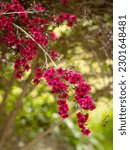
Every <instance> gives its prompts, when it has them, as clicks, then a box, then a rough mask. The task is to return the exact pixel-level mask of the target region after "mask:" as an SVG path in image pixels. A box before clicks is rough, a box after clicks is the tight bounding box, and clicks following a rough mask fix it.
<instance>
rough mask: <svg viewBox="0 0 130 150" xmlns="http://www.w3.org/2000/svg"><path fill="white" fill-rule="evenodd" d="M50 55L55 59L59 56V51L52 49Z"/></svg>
mask: <svg viewBox="0 0 130 150" xmlns="http://www.w3.org/2000/svg"><path fill="white" fill-rule="evenodd" d="M50 56H51V57H52V58H53V59H54V58H56V57H58V56H59V53H58V52H57V51H56V50H51V52H50Z"/></svg>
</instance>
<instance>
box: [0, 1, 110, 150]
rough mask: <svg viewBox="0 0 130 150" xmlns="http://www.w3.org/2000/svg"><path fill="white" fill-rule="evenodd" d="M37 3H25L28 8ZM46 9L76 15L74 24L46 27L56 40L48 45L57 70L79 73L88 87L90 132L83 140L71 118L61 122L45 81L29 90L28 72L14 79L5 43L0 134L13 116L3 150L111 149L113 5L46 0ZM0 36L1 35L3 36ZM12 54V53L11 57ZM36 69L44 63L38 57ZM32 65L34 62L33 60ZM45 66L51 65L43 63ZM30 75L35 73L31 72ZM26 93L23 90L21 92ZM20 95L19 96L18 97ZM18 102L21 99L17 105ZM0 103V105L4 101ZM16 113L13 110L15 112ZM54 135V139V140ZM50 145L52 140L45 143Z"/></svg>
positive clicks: (1, 53)
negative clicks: (91, 102)
mask: <svg viewBox="0 0 130 150" xmlns="http://www.w3.org/2000/svg"><path fill="white" fill-rule="evenodd" d="M34 3H38V1H24V2H23V5H24V6H25V7H26V8H27V7H28V6H30V4H34ZM45 6H46V8H47V9H48V13H49V14H54V12H56V13H57V14H58V13H59V12H61V10H62V12H65V11H66V10H67V11H68V13H72V14H76V16H78V21H77V24H75V25H74V26H73V28H69V27H68V26H67V25H66V22H65V23H63V24H62V25H60V26H59V27H57V26H55V25H54V24H50V25H49V26H48V29H47V30H48V31H49V32H55V33H56V35H57V36H58V38H59V39H58V41H54V42H51V43H50V45H49V46H50V49H53V48H55V49H56V50H58V53H60V56H59V57H58V58H57V59H56V60H55V63H57V64H58V66H59V67H63V68H70V69H73V70H74V71H76V72H77V71H78V72H80V73H81V74H83V76H84V78H85V79H86V80H87V81H88V82H89V83H90V84H91V87H92V93H91V96H92V97H93V99H94V101H96V106H97V109H96V110H95V111H93V112H91V113H90V118H89V120H88V127H90V128H91V129H92V134H91V135H90V136H89V137H83V136H82V134H81V133H80V131H79V128H78V127H77V124H78V123H77V119H76V118H75V117H73V116H71V118H67V119H65V120H61V118H60V116H59V115H58V114H57V113H56V112H57V109H58V108H57V105H56V104H55V100H56V99H57V96H56V95H52V93H51V91H50V88H49V87H48V86H47V84H46V83H45V81H41V83H40V84H38V85H37V86H34V84H33V82H31V81H30V80H28V77H29V75H30V73H31V71H29V72H27V73H25V76H24V78H23V79H21V81H17V80H16V79H15V74H14V72H13V64H12V62H13V61H14V58H15V54H14V55H13V57H12V55H10V53H9V52H8V51H10V49H8V48H7V46H6V45H5V44H2V43H1V45H0V59H1V62H2V63H1V65H0V68H1V70H2V71H1V72H0V78H1V82H0V102H1V104H0V108H3V109H0V111H1V110H2V111H1V112H0V132H1V133H2V131H3V129H4V127H5V126H6V123H7V122H8V120H10V116H11V115H12V112H14V114H15V113H16V114H15V116H16V118H15V120H13V125H12V126H11V127H10V126H8V129H9V130H8V133H9V134H8V138H7V140H6V142H5V144H4V145H5V146H4V147H3V149H2V150H4V149H5V150H15V149H16V150H19V149H24V147H25V148H26V147H27V149H31V150H33V149H34V150H37V149H38V150H40V149H45V150H46V149H48V148H50V149H54V150H58V149H63V150H66V149H67V150H75V149H77V150H86V149H88V150H111V149H112V60H111V57H112V3H111V1H107V2H106V1H102V2H101V1H88V2H86V1H84V0H82V1H81V2H79V1H76V0H72V1H70V3H69V4H68V5H65V6H61V4H60V2H58V1H56V0H55V1H47V2H45ZM2 34H3V33H2V32H1V31H0V35H1V37H2ZM12 54H13V53H12ZM39 55H40V57H39V59H38V61H37V64H36V66H35V68H36V67H38V66H39V64H41V63H42V62H43V60H44V59H43V55H42V53H41V52H40V53H39ZM34 61H35V60H34ZM48 66H52V63H51V62H50V61H48ZM33 77H34V74H33ZM72 88H73V87H70V90H69V95H70V97H69V105H70V106H71V110H70V111H71V112H73V111H75V108H76V103H74V102H72V101H73V100H74V97H73V94H74V93H73V90H72ZM23 91H25V92H23ZM21 93H22V94H21ZM19 99H23V101H22V102H21V103H20V104H18V105H16V104H17V102H18V100H19ZM3 102H4V103H3ZM14 110H16V111H14ZM55 137H56V138H55ZM50 141H51V142H50Z"/></svg>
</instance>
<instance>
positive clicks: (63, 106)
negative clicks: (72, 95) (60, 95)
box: [57, 99, 69, 118]
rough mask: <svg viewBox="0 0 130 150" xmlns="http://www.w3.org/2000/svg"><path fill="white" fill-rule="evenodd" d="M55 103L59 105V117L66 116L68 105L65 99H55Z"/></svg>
mask: <svg viewBox="0 0 130 150" xmlns="http://www.w3.org/2000/svg"><path fill="white" fill-rule="evenodd" d="M57 104H58V105H59V108H58V110H59V111H58V113H59V114H60V115H61V117H62V118H66V117H68V111H69V107H68V104H67V102H66V100H62V99H61V100H57Z"/></svg>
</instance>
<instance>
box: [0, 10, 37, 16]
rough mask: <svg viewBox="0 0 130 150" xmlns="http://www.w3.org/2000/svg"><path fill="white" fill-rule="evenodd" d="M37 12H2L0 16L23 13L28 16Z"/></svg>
mask: <svg viewBox="0 0 130 150" xmlns="http://www.w3.org/2000/svg"><path fill="white" fill-rule="evenodd" d="M36 12H38V11H21V12H3V13H1V14H0V16H1V15H12V14H23V13H28V14H33V13H36Z"/></svg>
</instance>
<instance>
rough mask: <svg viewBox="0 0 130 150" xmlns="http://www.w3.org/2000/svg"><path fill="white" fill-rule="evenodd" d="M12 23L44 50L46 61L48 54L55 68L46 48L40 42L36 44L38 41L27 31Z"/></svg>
mask: <svg viewBox="0 0 130 150" xmlns="http://www.w3.org/2000/svg"><path fill="white" fill-rule="evenodd" d="M13 25H14V26H15V27H16V28H18V29H20V30H21V31H22V32H23V33H24V34H26V35H27V36H28V37H29V38H30V39H31V40H32V41H34V42H35V43H36V45H37V46H38V47H39V48H40V49H41V50H42V51H43V52H44V54H45V60H46V62H47V56H48V58H49V59H50V61H51V62H52V63H53V65H54V67H55V68H58V67H57V65H56V64H55V62H54V61H53V59H52V58H51V56H50V55H49V54H48V53H47V51H46V50H45V49H46V48H45V47H44V48H43V47H42V46H41V45H40V44H38V43H37V42H36V41H35V39H34V38H33V37H32V36H31V35H30V34H29V33H27V32H26V31H25V30H24V29H22V28H21V27H20V26H18V25H16V24H15V23H13Z"/></svg>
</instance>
